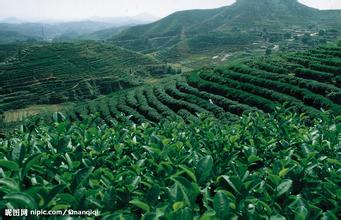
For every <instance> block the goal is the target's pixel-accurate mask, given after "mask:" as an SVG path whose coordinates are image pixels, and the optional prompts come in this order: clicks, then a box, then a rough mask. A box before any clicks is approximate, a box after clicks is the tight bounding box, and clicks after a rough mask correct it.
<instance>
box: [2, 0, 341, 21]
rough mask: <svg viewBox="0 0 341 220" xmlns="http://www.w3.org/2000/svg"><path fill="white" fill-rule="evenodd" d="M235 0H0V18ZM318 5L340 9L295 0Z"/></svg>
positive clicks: (129, 11)
mask: <svg viewBox="0 0 341 220" xmlns="http://www.w3.org/2000/svg"><path fill="white" fill-rule="evenodd" d="M234 1H235V0H0V18H6V17H17V18H21V19H38V20H40V19H61V20H78V19H84V18H90V17H94V16H99V17H119V16H134V15H137V14H141V13H148V14H151V15H154V16H157V17H164V16H166V15H168V14H170V13H172V12H174V11H179V10H184V9H194V8H216V7H220V6H225V5H229V4H232V3H233V2H234ZM299 1H300V2H302V3H304V4H306V5H309V6H311V7H315V8H320V9H341V0H299Z"/></svg>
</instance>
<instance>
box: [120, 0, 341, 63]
mask: <svg viewBox="0 0 341 220" xmlns="http://www.w3.org/2000/svg"><path fill="white" fill-rule="evenodd" d="M339 14H341V13H340V12H339V13H338V14H337V13H333V12H331V11H320V10H317V9H313V8H309V7H307V6H305V5H302V4H300V3H298V2H297V1H296V0H251V1H250V0H238V1H237V2H236V3H235V4H233V5H231V6H226V7H222V8H218V9H209V10H190V11H181V12H176V13H174V14H171V15H169V16H167V17H165V18H163V19H161V20H159V21H157V22H154V23H152V24H147V25H140V26H136V27H132V28H129V29H127V30H125V31H123V32H122V33H120V34H119V35H118V36H115V37H114V38H113V42H114V43H116V44H118V45H120V46H122V47H126V48H129V49H132V50H137V51H141V52H144V53H149V52H155V51H158V52H160V53H161V55H165V56H166V57H171V56H170V54H173V56H174V57H172V58H176V57H177V56H178V57H180V59H181V57H186V55H188V54H200V53H204V52H206V51H209V52H215V51H222V50H224V49H225V50H226V51H231V50H232V51H233V49H234V48H239V50H240V48H242V49H244V50H245V49H247V48H250V47H252V46H253V45H254V44H260V45H264V44H266V43H267V42H268V40H267V39H264V35H270V34H271V35H272V36H271V38H272V39H277V41H281V40H285V35H287V34H288V33H289V34H290V36H293V35H296V34H297V32H298V31H299V32H302V33H307V32H309V30H311V27H316V28H320V29H325V30H329V29H330V28H333V27H334V25H335V23H337V24H341V21H340V19H338V18H339V17H340V18H341V16H340V15H339ZM331 18H333V19H331ZM308 27H309V28H308ZM318 31H319V30H317V32H318ZM314 32H316V30H315V28H314ZM312 33H313V32H312ZM203 44H204V47H203V50H202V51H199V52H198V51H197V50H200V48H202V46H203ZM165 51H166V52H165ZM165 53H166V54H165Z"/></svg>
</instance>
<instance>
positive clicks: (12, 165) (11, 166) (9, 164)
mask: <svg viewBox="0 0 341 220" xmlns="http://www.w3.org/2000/svg"><path fill="white" fill-rule="evenodd" d="M0 167H1V168H5V169H8V170H12V171H19V165H18V164H17V163H16V162H14V161H9V160H0Z"/></svg>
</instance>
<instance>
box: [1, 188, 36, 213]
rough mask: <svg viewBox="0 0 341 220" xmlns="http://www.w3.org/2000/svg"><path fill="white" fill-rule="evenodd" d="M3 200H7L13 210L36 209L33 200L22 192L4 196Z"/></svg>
mask: <svg viewBox="0 0 341 220" xmlns="http://www.w3.org/2000/svg"><path fill="white" fill-rule="evenodd" d="M4 199H6V200H8V201H9V202H10V203H12V205H13V206H14V207H15V208H23V207H25V208H29V209H37V203H36V202H35V201H34V199H33V198H32V197H31V196H30V195H28V194H26V193H23V192H16V193H10V194H7V195H5V196H4Z"/></svg>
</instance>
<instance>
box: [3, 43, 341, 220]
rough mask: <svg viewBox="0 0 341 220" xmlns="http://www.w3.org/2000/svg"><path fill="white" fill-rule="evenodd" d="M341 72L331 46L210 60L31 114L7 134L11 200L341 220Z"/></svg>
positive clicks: (153, 213) (106, 212)
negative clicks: (48, 113) (155, 80)
mask: <svg viewBox="0 0 341 220" xmlns="http://www.w3.org/2000/svg"><path fill="white" fill-rule="evenodd" d="M40 61H41V60H40ZM127 65H128V64H127ZM340 74H341V47H340V46H324V47H320V48H317V49H313V50H310V51H306V52H298V53H291V54H280V55H276V56H267V57H262V58H254V59H252V60H244V61H242V62H238V63H233V64H230V65H228V66H224V67H218V68H209V67H206V68H202V69H200V70H196V71H193V72H191V73H188V74H186V75H184V76H177V77H173V78H167V79H166V80H165V81H166V82H164V83H162V84H160V83H159V84H158V85H157V86H153V85H150V86H141V87H137V88H132V89H129V90H125V91H122V92H120V93H115V94H112V95H111V96H106V97H101V98H99V99H96V100H93V101H89V102H87V103H83V104H82V103H79V104H78V105H77V107H74V108H70V109H66V110H65V111H64V112H63V113H54V114H53V117H46V118H43V117H40V118H37V120H33V119H32V120H31V121H30V122H31V123H27V124H24V125H22V126H21V129H17V130H15V131H12V132H11V133H9V134H8V135H7V136H6V137H3V138H2V139H1V138H0V145H1V146H2V147H1V148H0V210H1V211H2V212H3V210H4V209H6V208H8V207H11V208H12V207H13V208H23V207H25V208H28V209H30V210H33V209H46V210H65V209H74V210H89V209H91V210H99V211H100V217H97V218H101V219H117V220H121V219H127V220H130V219H145V220H149V219H153V220H154V219H169V220H173V219H183V220H187V219H189V220H191V219H197V220H211V219H213V220H215V219H217V220H218V219H219V220H220V219H221V220H225V219H270V220H285V219H309V220H310V219H312V220H315V219H316V220H317V219H325V220H329V219H332V220H334V219H335V220H336V219H338V215H339V213H340V200H341V191H340V187H339V186H340V182H341V179H340V167H341V163H340V159H341V158H340V138H341V135H340V131H341V127H340V124H341V118H340V115H341V114H340V113H341V108H340V104H341V88H340ZM168 79H169V80H168ZM6 82H7V81H6ZM45 88H47V87H45ZM279 106H286V107H285V108H282V107H279ZM42 118H43V119H42ZM55 218H57V217H55ZM55 218H54V217H51V219H55ZM89 219H95V217H90V218H89Z"/></svg>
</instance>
